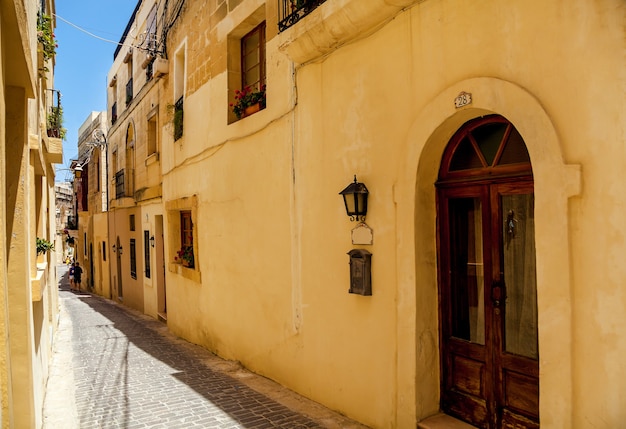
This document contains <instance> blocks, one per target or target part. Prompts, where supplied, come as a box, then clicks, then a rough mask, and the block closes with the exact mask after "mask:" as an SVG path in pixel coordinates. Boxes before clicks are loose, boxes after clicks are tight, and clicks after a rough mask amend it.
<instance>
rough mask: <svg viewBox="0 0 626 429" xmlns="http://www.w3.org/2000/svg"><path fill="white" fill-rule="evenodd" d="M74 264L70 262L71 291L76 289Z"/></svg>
mask: <svg viewBox="0 0 626 429" xmlns="http://www.w3.org/2000/svg"><path fill="white" fill-rule="evenodd" d="M74 270H75V268H74V264H73V263H72V264H70V291H73V290H74Z"/></svg>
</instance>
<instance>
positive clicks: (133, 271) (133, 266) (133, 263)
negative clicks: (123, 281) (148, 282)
mask: <svg viewBox="0 0 626 429" xmlns="http://www.w3.org/2000/svg"><path fill="white" fill-rule="evenodd" d="M136 251H137V249H136V247H135V239H134V238H131V239H130V276H131V277H132V278H134V279H136V278H137V252H136Z"/></svg>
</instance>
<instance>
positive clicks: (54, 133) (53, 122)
mask: <svg viewBox="0 0 626 429" xmlns="http://www.w3.org/2000/svg"><path fill="white" fill-rule="evenodd" d="M46 122H47V123H46V128H47V129H48V137H55V138H58V139H63V140H65V134H66V133H67V130H66V129H65V128H63V107H61V106H60V105H59V106H56V107H51V108H50V113H48V117H47V120H46Z"/></svg>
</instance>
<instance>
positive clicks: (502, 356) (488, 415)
mask: <svg viewBox="0 0 626 429" xmlns="http://www.w3.org/2000/svg"><path fill="white" fill-rule="evenodd" d="M437 188H438V191H437V218H438V224H437V228H438V236H437V239H438V270H439V271H438V274H439V300H440V301H439V302H440V327H441V329H440V344H441V371H442V374H441V407H442V409H443V411H445V412H447V413H449V414H452V415H455V416H456V417H458V418H460V419H462V420H465V421H467V422H469V423H471V424H473V425H475V426H478V427H481V428H488V429H499V428H502V427H505V428H516V429H521V428H538V427H539V424H538V422H539V347H538V335H537V332H538V324H537V323H538V322H537V321H538V314H537V307H536V292H537V284H536V262H535V243H534V234H535V231H534V197H533V192H534V189H533V177H532V167H531V165H530V156H529V155H528V152H527V150H526V147H525V145H524V141H523V139H522V137H521V135H520V134H519V133H518V132H517V130H515V127H514V126H513V125H512V124H511V123H510V122H508V121H507V120H506V119H505V118H502V117H501V116H497V115H493V116H487V117H484V118H480V119H476V120H472V121H469V122H467V123H466V124H464V126H463V127H461V128H460V129H459V131H457V133H455V135H454V136H453V138H452V139H451V140H450V142H449V144H448V146H447V148H446V151H445V153H444V155H443V157H442V162H441V166H440V171H439V180H438V182H437Z"/></svg>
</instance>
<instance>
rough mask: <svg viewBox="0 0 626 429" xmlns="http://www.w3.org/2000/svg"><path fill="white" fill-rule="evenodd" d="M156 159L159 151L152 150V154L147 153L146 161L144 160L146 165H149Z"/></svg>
mask: <svg viewBox="0 0 626 429" xmlns="http://www.w3.org/2000/svg"><path fill="white" fill-rule="evenodd" d="M158 160H159V153H158V152H154V153H153V154H150V155H148V157H147V158H146V161H145V164H146V167H147V166H149V165H152V164H154V163H155V162H157V161H158Z"/></svg>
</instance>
